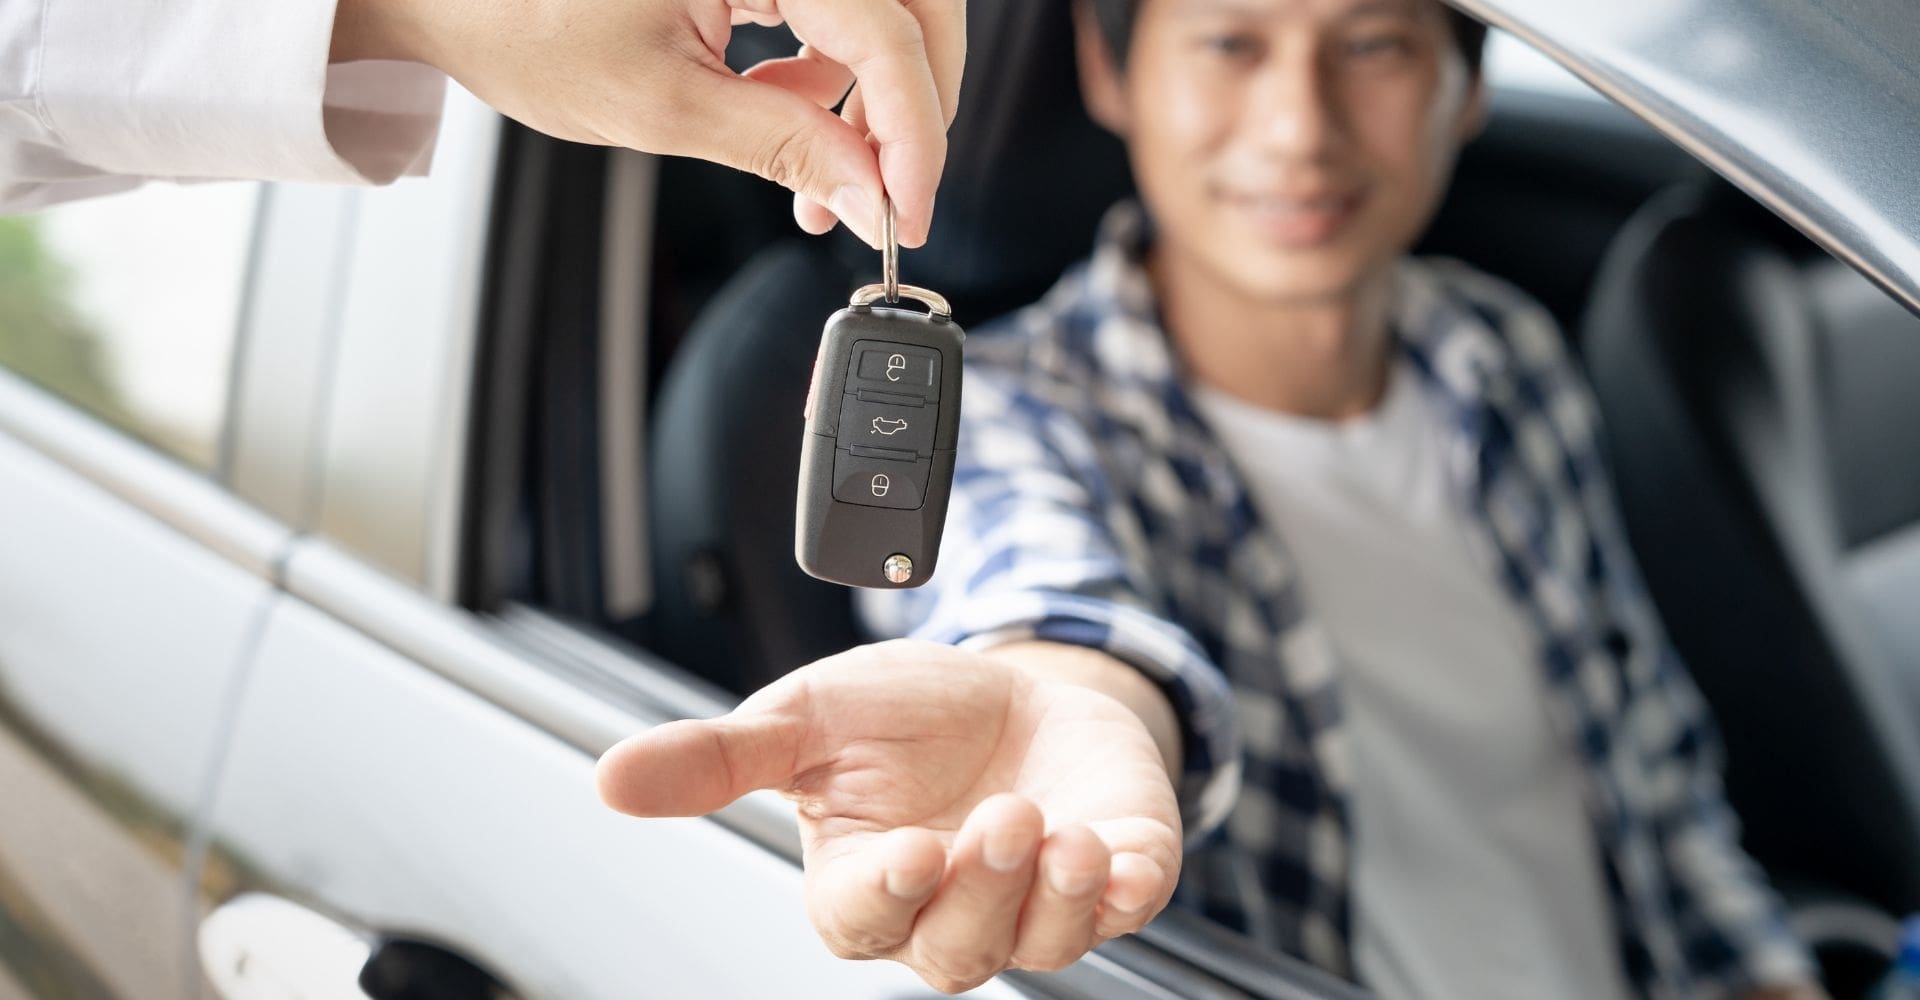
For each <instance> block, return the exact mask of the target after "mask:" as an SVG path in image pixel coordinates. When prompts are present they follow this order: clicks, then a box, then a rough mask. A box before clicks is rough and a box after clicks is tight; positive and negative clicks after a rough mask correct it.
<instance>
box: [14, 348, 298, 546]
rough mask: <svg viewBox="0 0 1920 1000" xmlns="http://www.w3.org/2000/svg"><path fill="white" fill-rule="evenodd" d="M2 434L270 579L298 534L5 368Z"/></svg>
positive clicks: (176, 463) (196, 474)
mask: <svg viewBox="0 0 1920 1000" xmlns="http://www.w3.org/2000/svg"><path fill="white" fill-rule="evenodd" d="M0 433H4V434H7V435H9V436H11V437H13V438H15V439H17V440H19V441H20V442H22V443H24V444H25V445H27V446H28V447H29V448H32V449H34V450H35V451H38V452H40V453H41V454H43V455H46V456H47V457H48V458H51V459H53V460H54V461H56V462H59V463H60V464H61V465H63V466H65V467H67V468H68V469H70V470H72V471H73V472H74V473H75V474H77V475H79V476H81V477H83V478H85V479H87V480H89V481H91V482H93V483H94V484H96V485H98V486H99V487H100V488H101V489H103V490H105V491H107V492H108V493H111V494H113V495H114V496H116V497H118V498H120V499H121V500H124V501H126V502H127V503H129V504H132V505H133V506H134V507H136V508H138V509H139V510H141V511H142V512H144V513H146V514H148V515H150V516H152V517H153V518H154V519H155V520H157V521H159V522H161V523H162V524H165V525H167V526H168V527H170V528H173V529H174V530H175V531H178V532H180V533H181V534H182V535H185V536H186V537H188V538H191V539H193V540H194V541H195V542H198V543H199V544H201V545H203V546H205V547H206V548H208V549H209V550H211V551H212V552H214V553H216V554H218V555H220V556H221V557H222V558H224V559H226V560H227V561H229V562H231V563H233V564H234V565H235V566H237V567H239V568H241V569H243V570H245V571H246V572H248V573H251V574H253V575H254V576H257V577H259V578H260V579H262V580H267V581H269V582H271V581H273V580H274V579H275V576H276V573H275V569H276V565H277V562H278V560H279V558H280V556H281V555H282V554H283V553H284V552H285V551H286V547H287V544H288V542H289V539H290V538H291V532H290V531H289V530H288V529H287V527H286V526H285V525H282V524H280V523H279V522H277V521H275V520H273V519H272V518H270V517H268V516H267V515H265V514H263V513H261V512H260V511H258V510H256V509H254V508H253V507H251V506H249V505H248V504H246V503H245V502H244V501H242V500H240V499H238V498H236V497H234V496H233V495H232V494H229V493H228V492H227V491H226V490H225V489H224V488H222V487H221V486H220V484H218V483H216V482H214V481H213V480H212V479H209V478H208V477H207V476H206V475H205V474H203V473H201V472H200V471H198V470H196V469H193V468H190V467H189V466H186V465H183V464H181V463H180V462H179V461H177V460H175V459H172V458H169V457H167V456H165V455H162V454H161V453H159V452H158V451H155V450H153V449H152V448H150V447H148V446H147V445H145V444H142V443H140V442H139V441H137V440H135V439H133V438H132V437H129V436H127V435H126V434H124V433H122V432H120V431H117V430H114V429H113V428H111V427H108V426H107V425H105V424H103V423H101V422H99V421H98V420H96V419H94V418H93V417H91V416H88V415H87V414H85V413H82V412H81V411H79V410H77V409H75V408H73V407H72V406H71V405H69V404H68V403H66V402H65V401H64V400H62V399H60V398H59V397H58V396H55V395H53V394H52V393H50V392H48V391H46V390H45V389H42V388H40V387H39V386H37V385H34V384H33V383H31V382H28V381H27V380H25V379H23V378H21V377H20V376H18V375H15V374H14V373H12V372H9V371H5V370H3V369H0Z"/></svg>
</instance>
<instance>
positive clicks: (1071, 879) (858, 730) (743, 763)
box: [598, 641, 1180, 992]
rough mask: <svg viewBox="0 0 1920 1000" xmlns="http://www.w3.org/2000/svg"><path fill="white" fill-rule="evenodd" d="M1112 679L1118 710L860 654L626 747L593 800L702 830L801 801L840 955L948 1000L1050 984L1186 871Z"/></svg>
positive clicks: (886, 646) (828, 930) (1135, 720)
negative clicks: (691, 822) (751, 806)
mask: <svg viewBox="0 0 1920 1000" xmlns="http://www.w3.org/2000/svg"><path fill="white" fill-rule="evenodd" d="M1076 654H1080V655H1076ZM1023 655H1025V656H1026V657H1027V658H1028V659H1029V662H1037V661H1038V660H1042V659H1045V658H1046V657H1047V655H1048V648H1045V647H1042V646H1039V645H1036V646H1034V647H1033V648H1032V649H1030V650H1029V651H1028V652H1027V653H1025V654H1023ZM1096 655H1098V654H1093V653H1091V652H1090V651H1086V650H1068V651H1065V653H1064V658H1065V659H1066V660H1068V661H1073V660H1077V659H1082V658H1090V657H1093V656H1096ZM1107 662H1108V664H1110V665H1111V668H1112V669H1113V670H1114V671H1115V673H1114V674H1112V677H1113V679H1114V681H1115V687H1116V688H1117V689H1118V690H1116V692H1115V694H1114V695H1109V694H1106V693H1102V690H1098V689H1096V688H1099V687H1100V685H1099V684H1093V685H1083V684H1082V683H1076V682H1070V681H1062V680H1056V679H1053V677H1052V676H1050V675H1049V674H1048V673H1047V672H1046V671H1045V670H1040V669H1027V668H1025V667H1023V666H1021V665H1019V659H1018V658H1016V657H1015V656H1014V655H1013V654H1011V653H1009V654H1007V655H1006V656H1004V657H1003V656H1001V655H997V654H996V655H987V654H980V653H973V652H968V651H964V650H959V649H954V648H952V647H948V646H941V645H934V644H929V643H920V642H909V641H896V642H889V643H881V644H878V645H874V646H864V647H861V648H858V649H854V650H851V651H849V652H846V653H842V654H840V655H838V656H833V657H829V658H827V659H824V660H821V661H818V662H816V663H814V664H812V665H810V666H807V667H804V668H802V669H800V670H798V671H795V672H794V673H792V674H789V675H788V676H787V677H785V678H783V679H781V680H780V681H777V682H775V683H774V684H772V685H770V686H768V687H767V688H766V689H764V690H762V691H760V692H759V693H758V694H755V695H754V696H753V697H751V698H749V699H747V700H746V701H745V702H743V703H742V704H741V705H740V707H739V708H738V709H736V710H735V711H734V712H732V713H731V714H729V715H726V716H723V717H721V718H719V719H714V720H711V721H689V722H675V723H670V724H667V725H664V726H660V727H657V728H655V729H653V730H650V731H648V732H645V733H641V734H640V735H638V736H635V737H632V738H630V739H628V740H626V741H624V742H622V743H621V744H619V745H618V746H616V747H614V748H613V749H611V750H609V751H608V752H607V754H606V755H605V756H604V757H603V758H601V762H600V768H599V775H598V777H599V784H600V793H601V796H602V798H604V799H605V800H606V802H607V803H608V804H609V805H611V806H613V807H614V808H616V809H619V810H620V811H622V812H626V813H631V814H633V815H637V816H692V815H700V814H703V813H707V812H711V811H713V810H715V809H718V808H720V807H721V806H724V805H726V804H727V803H729V802H731V801H733V800H734V799H736V798H738V797H740V796H741V795H744V794H746V793H747V792H749V791H753V790H755V789H760V788H773V789H778V790H780V791H781V792H783V793H785V794H786V795H787V796H789V797H790V798H792V799H794V800H795V801H796V802H797V803H798V804H799V812H800V824H801V832H802V838H803V843H804V847H805V852H806V854H805V857H806V879H807V904H808V909H809V911H810V914H811V916H812V918H813V923H814V926H815V927H816V928H817V929H818V930H819V932H820V936H821V937H822V938H823V939H824V940H825V941H826V943H827V945H828V947H829V948H831V949H832V950H833V952H834V953H835V954H837V955H840V956H842V957H845V958H890V959H894V960H896V961H899V962H902V963H905V964H906V965H908V966H910V967H911V968H913V970H914V971H915V972H917V973H919V974H920V976H921V977H922V978H923V979H925V980H926V981H927V982H928V983H929V984H930V985H932V986H934V987H935V988H936V989H940V990H943V991H946V992H959V991H961V990H966V989H971V988H972V987H974V986H977V985H979V984H980V983H982V982H985V981H986V980H987V979H989V978H991V977H992V976H993V975H995V974H997V973H999V972H1000V971H1002V970H1003V969H1006V968H1009V967H1014V968H1025V969H1057V968H1061V967H1063V966H1065V965H1067V964H1070V963H1071V962H1072V961H1074V960H1075V959H1077V958H1079V957H1080V956H1081V955H1082V954H1084V953H1085V952H1086V951H1087V949H1089V948H1091V947H1092V946H1093V945H1094V944H1096V943H1098V942H1099V941H1100V940H1104V939H1106V938H1109V937H1114V936H1117V935H1120V934H1125V933H1130V932H1132V931H1134V930H1138V929H1139V928H1140V927H1141V926H1142V925H1144V924H1145V923H1146V921H1147V920H1148V919H1150V918H1151V917H1152V916H1153V915H1154V914H1156V913H1158V912H1159V910H1160V909H1161V907H1163V906H1164V905H1165V904H1166V901H1167V899H1168V897H1169V896H1170V895H1171V894H1172V892H1173V886H1174V883H1175V881H1176V879H1177V878H1178V876H1179V870H1180V819H1179V810H1178V806H1177V805H1176V802H1175V798H1174V793H1173V786H1172V784H1171V781H1170V780H1169V778H1168V770H1167V768H1168V765H1167V763H1166V762H1165V756H1164V754H1165V753H1166V751H1165V750H1163V749H1162V748H1160V747H1157V746H1156V739H1163V738H1165V734H1164V733H1158V732H1150V730H1149V727H1148V725H1146V724H1144V723H1143V721H1142V720H1143V716H1142V715H1141V714H1140V710H1139V709H1136V708H1135V707H1132V706H1131V704H1130V703H1123V699H1130V698H1131V695H1130V694H1129V692H1128V689H1127V688H1126V687H1125V686H1126V685H1128V684H1144V681H1141V680H1140V679H1139V678H1138V676H1137V675H1135V674H1133V673H1132V668H1130V667H1126V666H1124V665H1122V664H1118V663H1117V662H1116V661H1107ZM1071 669H1073V670H1076V671H1084V668H1083V667H1081V666H1074V667H1071ZM1092 669H1095V670H1098V669H1105V668H1104V667H1094V668H1092ZM1136 690H1138V689H1136ZM1147 697H1150V698H1151V697H1158V696H1157V694H1151V693H1149V694H1147ZM1150 708H1151V711H1153V712H1165V713H1166V715H1165V718H1164V719H1163V720H1162V722H1163V723H1164V725H1167V726H1171V725H1173V724H1172V722H1171V719H1172V716H1171V710H1170V709H1167V708H1166V706H1165V704H1164V703H1161V704H1158V705H1152V706H1150ZM1173 731H1175V732H1177V728H1176V729H1175V730H1173Z"/></svg>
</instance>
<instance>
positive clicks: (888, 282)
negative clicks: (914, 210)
mask: <svg viewBox="0 0 1920 1000" xmlns="http://www.w3.org/2000/svg"><path fill="white" fill-rule="evenodd" d="M880 206H881V207H880V285H881V287H882V288H883V289H884V291H885V294H886V297H887V304H888V305H893V304H895V303H897V302H899V301H900V234H899V231H898V230H896V229H895V228H894V220H893V196H892V195H887V194H883V195H881V196H880Z"/></svg>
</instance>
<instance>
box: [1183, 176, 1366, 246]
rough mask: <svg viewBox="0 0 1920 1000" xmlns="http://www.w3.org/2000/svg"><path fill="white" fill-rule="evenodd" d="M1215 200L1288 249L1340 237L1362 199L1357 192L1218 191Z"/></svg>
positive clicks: (1357, 210) (1322, 190) (1272, 240)
mask: <svg viewBox="0 0 1920 1000" xmlns="http://www.w3.org/2000/svg"><path fill="white" fill-rule="evenodd" d="M1216 197H1218V199H1219V200H1220V201H1221V202H1223V203H1225V204H1226V205H1227V206H1228V207H1229V208H1231V209H1233V210H1234V212H1235V214H1236V215H1238V216H1240V217H1241V218H1242V219H1245V220H1246V221H1247V223H1248V224H1249V225H1251V226H1252V227H1253V228H1254V229H1255V230H1257V231H1258V232H1259V233H1260V234H1261V235H1262V236H1263V237H1265V238H1266V239H1267V240H1268V241H1269V242H1272V243H1275V244H1278V245H1280V246H1283V247H1289V248H1302V247H1311V246H1317V245H1320V244H1323V243H1327V242H1329V241H1331V240H1333V239H1334V238H1335V237H1337V236H1339V234H1340V232H1341V230H1343V229H1344V228H1346V225H1347V223H1348V222H1350V221H1351V220H1352V219H1353V217H1354V215H1355V214H1356V213H1358V212H1359V210H1360V205H1361V202H1362V200H1363V194H1362V192H1360V191H1358V190H1326V189H1321V190H1303V191H1246V190H1238V189H1233V188H1219V189H1216Z"/></svg>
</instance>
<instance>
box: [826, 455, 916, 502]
mask: <svg viewBox="0 0 1920 1000" xmlns="http://www.w3.org/2000/svg"><path fill="white" fill-rule="evenodd" d="M861 450H862V451H865V450H866V449H864V448H863V449H861ZM901 457H902V458H904V457H906V456H904V455H903V456H901ZM932 468H933V462H932V460H930V459H924V458H923V459H917V460H914V461H899V460H897V459H891V458H870V457H866V456H862V455H856V454H853V453H852V452H849V451H841V452H839V453H838V454H836V455H834V457H833V498H834V499H835V500H838V501H840V502H841V503H854V504H859V505H860V506H862V507H890V508H892V509H894V510H919V509H920V505H921V504H922V503H924V502H925V501H926V494H927V473H928V472H929V471H931V470H932Z"/></svg>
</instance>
